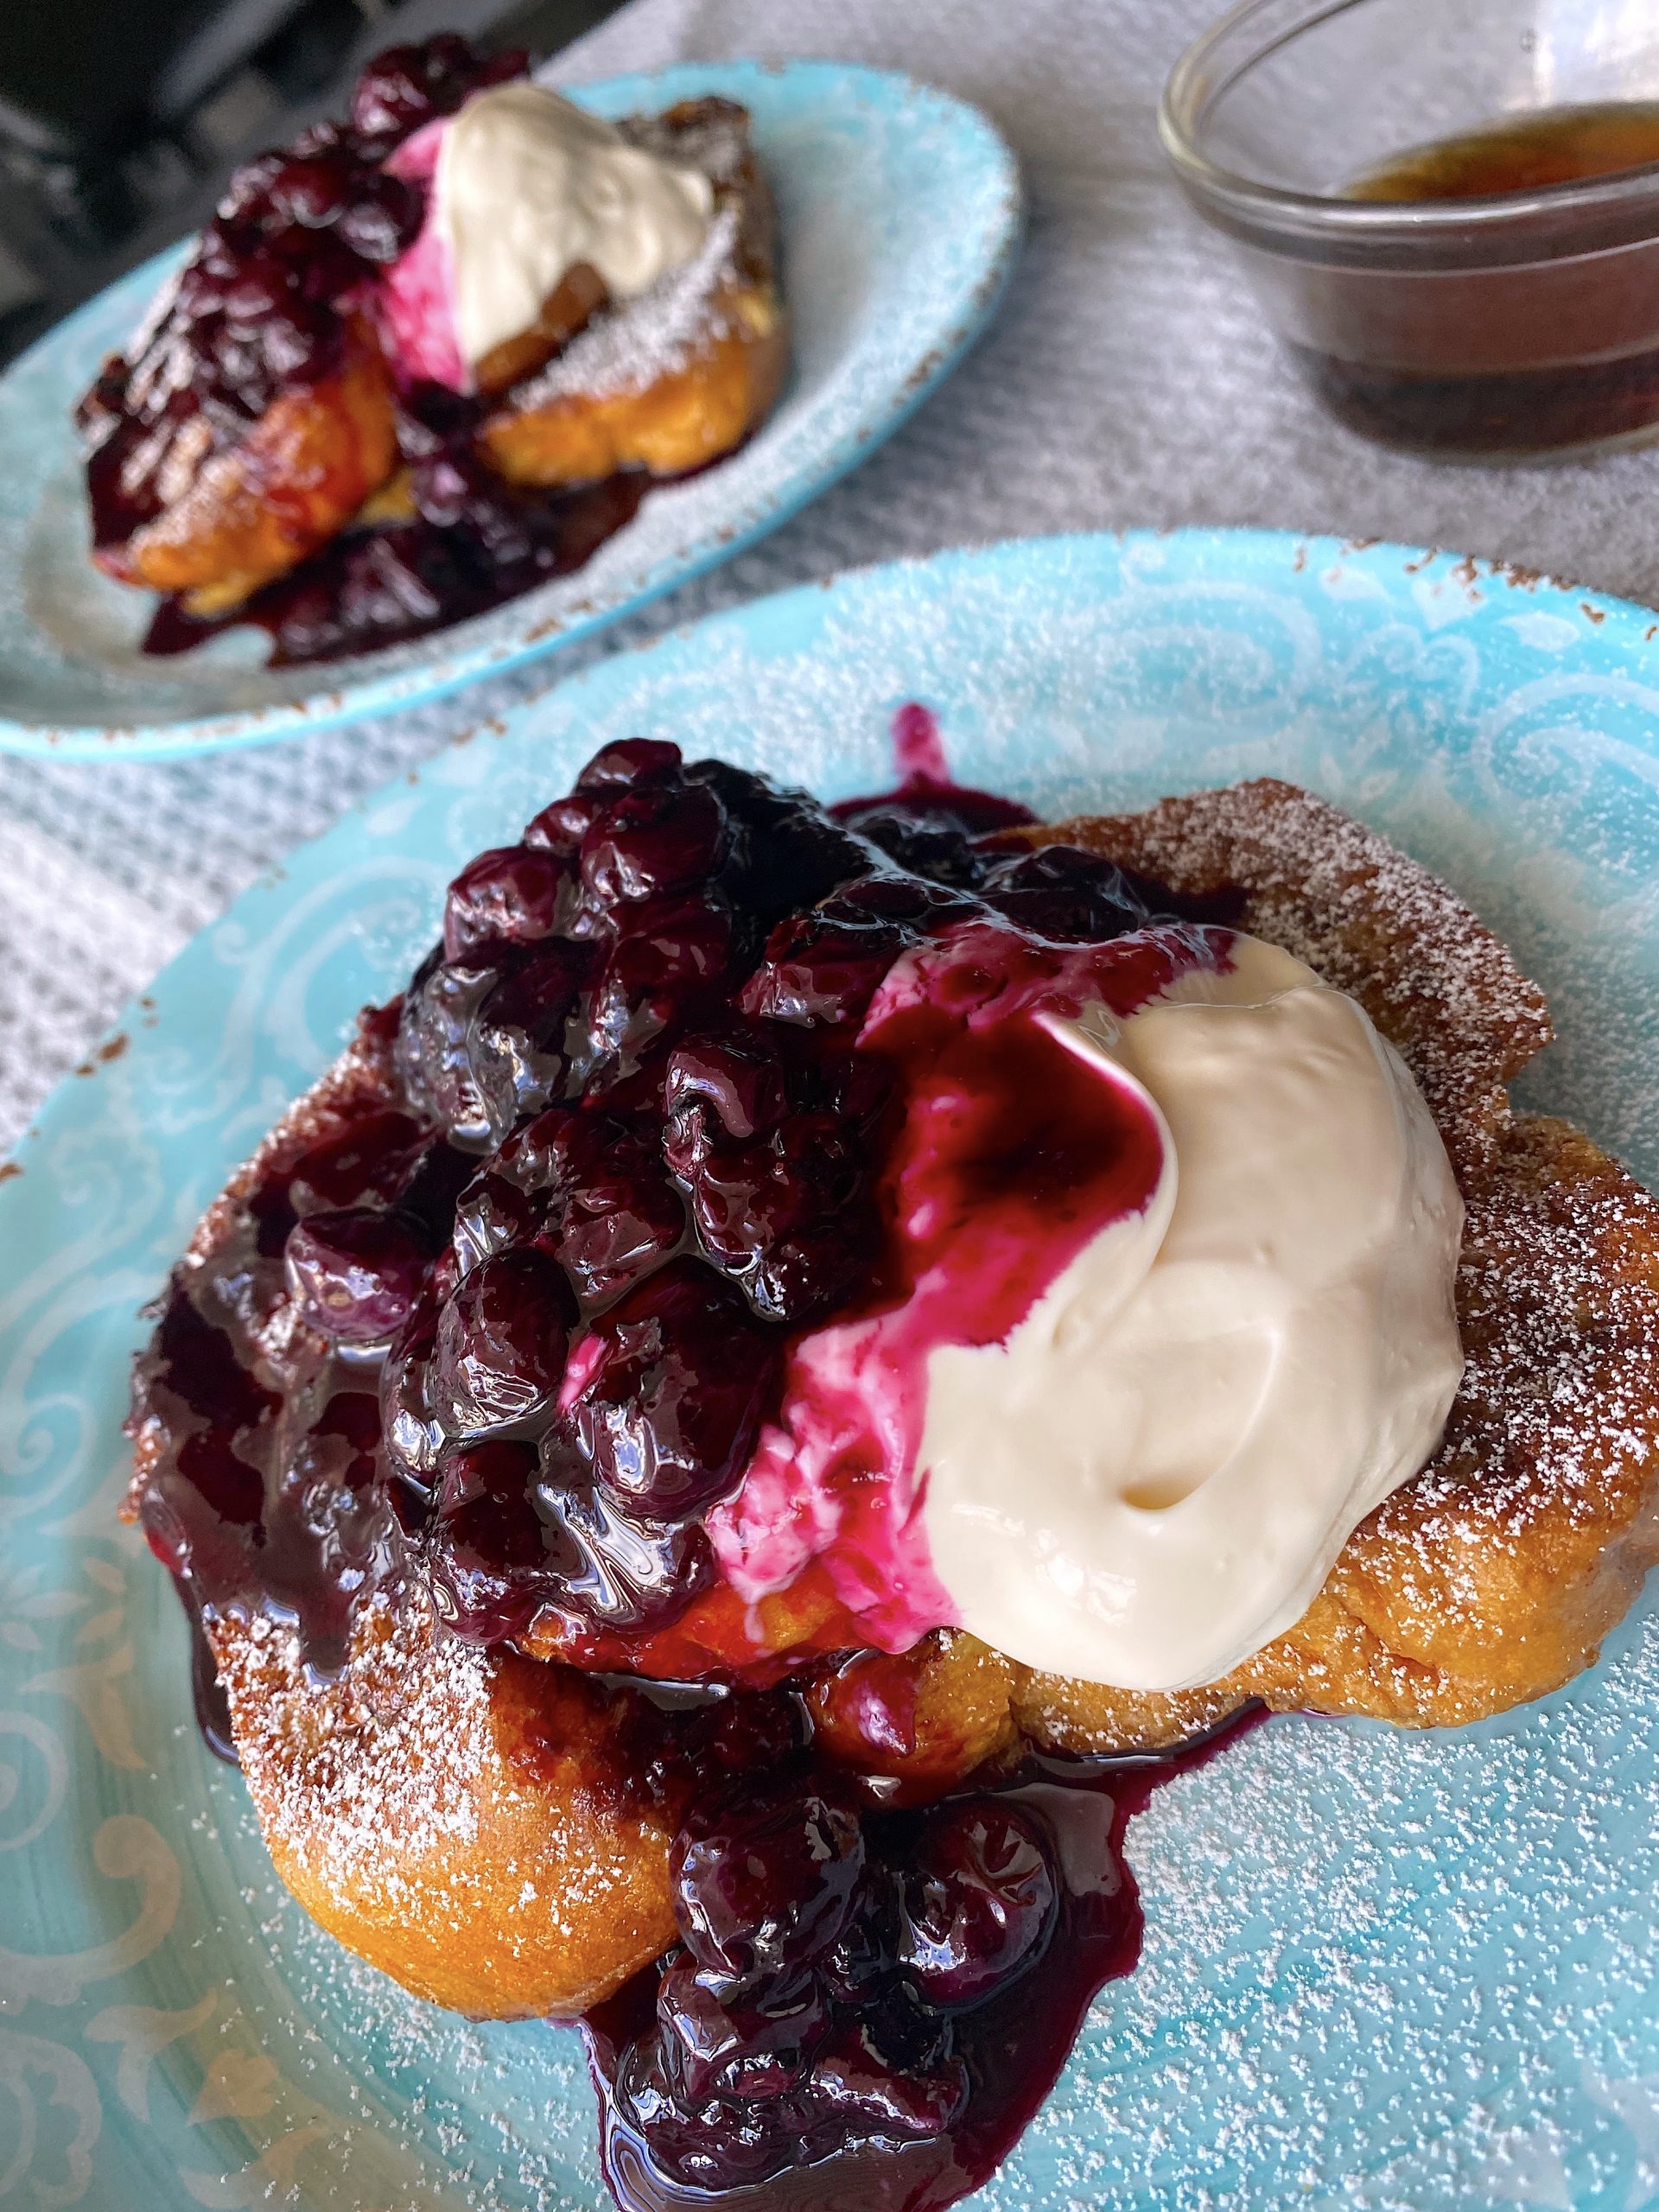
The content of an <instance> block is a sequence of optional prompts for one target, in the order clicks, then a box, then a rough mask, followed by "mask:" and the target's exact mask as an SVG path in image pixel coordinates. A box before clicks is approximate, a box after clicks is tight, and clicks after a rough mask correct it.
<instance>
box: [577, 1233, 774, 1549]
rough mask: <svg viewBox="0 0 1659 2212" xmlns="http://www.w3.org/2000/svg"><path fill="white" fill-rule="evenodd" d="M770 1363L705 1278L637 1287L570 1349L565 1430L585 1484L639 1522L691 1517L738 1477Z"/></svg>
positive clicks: (744, 1322) (690, 1270) (727, 1298)
mask: <svg viewBox="0 0 1659 2212" xmlns="http://www.w3.org/2000/svg"><path fill="white" fill-rule="evenodd" d="M595 1346H596V1347H597V1349H596V1350H595V1349H593V1347H595ZM578 1357H579V1358H581V1359H582V1372H583V1373H584V1375H585V1376H586V1380H585V1382H584V1383H583V1386H582V1389H581V1390H580V1391H579V1393H578V1395H577V1396H576V1398H575V1402H574V1404H573V1405H572V1407H571V1409H570V1414H571V1422H572V1426H573V1428H574V1431H575V1437H576V1440H577V1442H578V1444H579V1446H580V1447H581V1450H582V1453H583V1456H584V1457H585V1459H587V1461H588V1465H590V1466H591V1468H592V1469H593V1472H594V1479H595V1480H596V1481H597V1482H598V1483H599V1484H600V1485H601V1488H602V1489H603V1490H604V1491H606V1492H607V1494H608V1495H609V1496H610V1497H612V1498H613V1499H614V1500H615V1502H616V1503H618V1504H620V1506H622V1507H623V1508H624V1510H626V1511H629V1512H632V1513H637V1514H639V1515H640V1516H643V1517H645V1518H647V1519H652V1520H668V1519H679V1518H683V1517H684V1516H688V1515H690V1514H695V1513H699V1512H701V1511H702V1509H703V1508H704V1507H705V1506H707V1505H709V1504H711V1503H713V1502H714V1500H715V1498H717V1497H722V1496H723V1495H724V1494H725V1492H726V1491H728V1490H729V1489H730V1488H731V1486H732V1484H734V1482H735V1481H736V1479H737V1478H738V1476H739V1475H740V1474H741V1471H742V1469H743V1466H744V1465H745V1463H746V1462H747V1459H748V1456H749V1452H750V1450H751V1448H752V1447H753V1441H754V1435H755V1431H756V1429H757V1427H759V1425H760V1416H761V1414H762V1413H763V1411H764V1410H765V1407H766V1397H767V1394H768V1392H769V1391H770V1389H771V1387H772V1378H773V1376H774V1374H775V1372H776V1369H777V1362H778V1357H779V1350H778V1346H777V1344H775V1343H774V1342H773V1340H772V1338H769V1337H768V1336H767V1335H766V1333H765V1332H763V1331H762V1330H761V1329H760V1327H759V1326H758V1325H756V1323H755V1322H754V1320H753V1317H752V1316H751V1314H750V1313H749V1310H748V1308H747V1305H746V1304H745V1302H744V1300H742V1298H741V1296H740V1295H739V1294H738V1293H737V1292H736V1291H734V1289H733V1288H732V1287H731V1286H730V1285H729V1284H728V1283H726V1282H724V1281H721V1278H720V1277H719V1276H718V1275H715V1274H711V1273H710V1272H709V1269H708V1268H704V1267H702V1266H699V1265H698V1264H696V1262H693V1261H690V1260H677V1261H674V1262H671V1263H670V1265H669V1266H667V1267H666V1268H661V1269H659V1270H658V1273H657V1274H653V1275H648V1276H647V1277H646V1278H645V1281H644V1282H642V1283H640V1284H639V1286H638V1287H636V1288H635V1289H633V1290H632V1291H630V1292H629V1293H628V1294H627V1295H626V1297H625V1298H623V1299H622V1300H620V1302H619V1303H618V1304H617V1305H615V1306H612V1307H611V1309H610V1310H609V1312H608V1313H605V1314H604V1315H603V1316H602V1317H601V1319H599V1320H598V1321H596V1322H594V1325H593V1326H592V1329H591V1331H590V1332H589V1335H588V1338H585V1339H584V1340H583V1344H582V1346H581V1347H579V1349H578Z"/></svg>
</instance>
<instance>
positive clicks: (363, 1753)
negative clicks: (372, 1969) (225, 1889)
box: [210, 1595, 674, 2019]
mask: <svg viewBox="0 0 1659 2212" xmlns="http://www.w3.org/2000/svg"><path fill="white" fill-rule="evenodd" d="M210 1634H211V1638H212V1643H213V1656H214V1657H215V1659H216V1660H217V1661H218V1662H219V1677H220V1680H221V1681H222V1682H223V1683H224V1685H225V1688H226V1693H227V1694H228V1696H229V1699H230V1707H231V1718H232V1726H233V1727H234V1730H235V1734H236V1745H237V1750H238V1753H239V1755H240V1758H241V1761H242V1771H243V1773H244V1774H245V1776H246V1777H247V1782H248V1789H249V1792H250V1794H251V1796H252V1799H253V1803H254V1809H255V1810H256V1812H257V1814H258V1815H259V1824H260V1827H262V1829H263V1830H264V1838H265V1842H266V1844H267V1846H268V1847H269V1849H270V1856H271V1861H272V1864H273V1865H274V1866H276V1869H277V1872H278V1873H279V1874H280V1875H281V1877H282V1878H283V1881H284V1882H286V1883H287V1885H288V1886H289V1889H290V1890H292V1891H293V1892H294V1894H295V1896H296V1897H297V1898H298V1899H299V1900H300V1903H301V1904H302V1905H304V1907H305V1909H306V1910H307V1911H308V1912H309V1913H310V1914H311V1916H312V1917H313V1918H314V1919H315V1920H317V1921H319V1922H320V1923H321V1925H322V1926H323V1927H324V1928H326V1929H327V1930H328V1931H329V1933H330V1934H331V1935H333V1936H338V1937H339V1939H340V1942H342V1943H344V1944H345V1946H346V1948H347V1949H348V1950H351V1951H355V1952H356V1953H357V1954H358V1955H359V1957H360V1958H365V1959H366V1960H368V1961H369V1963H370V1964H371V1965H372V1966H376V1967H379V1968H380V1969H381V1971H382V1972H383V1973H385V1974H391V1976H392V1978H393V1980H396V1981H398V1982H401V1983H402V1984H403V1986H404V1988H406V1989H412V1990H414V1991H415V1992H416V1994H417V1995H418V1996H422V1997H427V1998H430V1999H432V2001H433V2002H434V2003H435V2004H438V2005H448V2006H449V2007H451V2009H452V2010H454V2011H455V2012H471V2013H474V2014H475V2015H478V2016H480V2017H485V2018H493V2019H510V2018H518V2017H521V2016H529V2015H531V2014H554V2015H568V2014H571V2013H575V2012H581V2011H582V2009H583V2008H584V2007H585V2006H587V2005H591V2004H594V2003H595V2002H597V2000H598V1999H600V1998H601V1997H603V1996H605V1995H606V1994H607V1993H608V1992H609V1991H611V1990H613V1989H614V1988H615V1987H616V1986H618V1985H619V1984H620V1982H623V1981H625V1980H626V1979H627V1977H628V1976H629V1975H630V1974H633V1973H635V1972H636V1971H637V1970H638V1969H639V1967H642V1966H645V1965H646V1964H647V1963H648V1962H649V1961H651V1960H652V1959H654V1958H655V1957H657V1955H658V1953H659V1952H661V1951H663V1950H664V1949H665V1948H667V1946H668V1945H669V1944H670V1943H671V1942H673V1940H674V1916H673V1913H672V1911H671V1909H670V1906H669V1900H668V1846H669V1840H670V1831H669V1827H668V1825H667V1823H666V1822H665V1821H664V1816H663V1815H661V1814H660V1813H659V1812H658V1811H657V1810H656V1809H655V1808H653V1807H652V1806H651V1805H650V1804H649V1803H648V1802H646V1801H645V1799H644V1797H643V1796H642V1793H641V1792H640V1790H639V1787H638V1784H637V1782H636V1779H635V1777H633V1776H632V1774H631V1773H630V1771H629V1768H630V1764H631V1760H630V1746H629V1739H628V1735H627V1730H626V1708H627V1702H628V1701H627V1700H626V1698H625V1697H624V1696H623V1695H622V1694H620V1693H617V1692H615V1691H611V1692H606V1691H604V1690H602V1689H601V1688H599V1687H598V1685H597V1684H596V1683H594V1682H593V1681H590V1680H589V1678H588V1677H587V1676H585V1675H580V1674H578V1673H576V1672H575V1670H574V1669H570V1668H566V1667H544V1666H542V1665H541V1664H540V1663H539V1662H537V1661H536V1660H533V1659H523V1658H520V1657H519V1656H518V1654H517V1653H516V1652H489V1653H486V1652H483V1651H480V1650H478V1649H474V1648H473V1647H471V1646H469V1645H467V1644H463V1643H458V1642H456V1641H455V1639H454V1638H453V1637H447V1636H442V1635H441V1634H439V1633H438V1632H437V1631H436V1630H435V1626H434V1624H433V1620H432V1617H431V1614H430V1611H429V1609H428V1607H427V1605H426V1604H425V1602H424V1600H423V1599H421V1598H419V1597H418V1596H415V1595H410V1597H409V1598H408V1599H405V1600H404V1604H403V1605H402V1607H401V1609H400V1611H397V1613H396V1614H395V1615H394V1614H393V1613H392V1611H391V1610H390V1608H389V1607H388V1606H387V1605H374V1606H372V1607H370V1608H365V1611H363V1613H361V1614H360V1615H359V1619H358V1622H357V1624H356V1628H355V1630H354V1633H353V1652H352V1657H351V1660H350V1662H349V1663H348V1664H347V1665H346V1667H345V1668H344V1669H342V1670H341V1672H340V1675H339V1676H338V1677H337V1678H336V1679H335V1680H334V1681H331V1682H326V1683H321V1684H319V1683H317V1682H316V1681H314V1680H312V1679H310V1678H308V1676H307V1675H306V1672H305V1670H304V1669H303V1667H302V1664H301V1662H300V1659H299V1655H298V1648H297V1645H296V1642H295V1639H294V1637H293V1636H292V1634H291V1632H290V1631H289V1630H285V1629H283V1628H281V1627H279V1626H277V1625H276V1624H272V1623H271V1622H269V1621H266V1620H259V1619H257V1620H254V1621H252V1622H251V1623H250V1622H246V1621H243V1620H240V1619H238V1618H235V1617H234V1616H229V1615H227V1616H226V1617H224V1618H220V1619H219V1620H218V1621H216V1622H215V1623H213V1625H212V1628H211V1630H210Z"/></svg>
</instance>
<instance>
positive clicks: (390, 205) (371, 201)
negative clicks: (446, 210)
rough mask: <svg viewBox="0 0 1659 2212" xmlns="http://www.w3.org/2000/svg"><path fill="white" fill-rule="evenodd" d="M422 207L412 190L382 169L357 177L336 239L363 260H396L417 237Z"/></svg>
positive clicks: (422, 213)
mask: <svg viewBox="0 0 1659 2212" xmlns="http://www.w3.org/2000/svg"><path fill="white" fill-rule="evenodd" d="M424 213H425V204H424V201H423V198H422V195H421V194H420V193H419V192H418V191H417V190H416V188H415V187H414V186H413V185H412V184H410V183H408V182H406V181H405V180H404V178H402V177H397V176H393V175H391V174H390V172H388V171H386V170H385V169H382V170H381V171H379V172H378V174H377V175H372V176H368V177H359V180H358V183H357V187H356V189H355V190H354V192H353V195H352V199H351V202H350V204H349V205H348V207H346V212H345V213H344V214H343V215H341V217H340V222H339V226H338V227H339V232H340V237H341V238H343V239H344V241H345V242H346V245H348V246H349V247H350V248H351V250H352V251H353V253H355V254H359V255H360V256H361V257H362V258H363V259H364V260H365V261H372V262H379V263H387V262H393V261H396V260H397V257H398V255H399V254H400V253H402V252H403V251H404V249H405V247H407V246H410V245H413V244H414V242H415V240H416V238H417V237H418V236H419V234H420V228H421V221H422V218H423V215H424Z"/></svg>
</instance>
